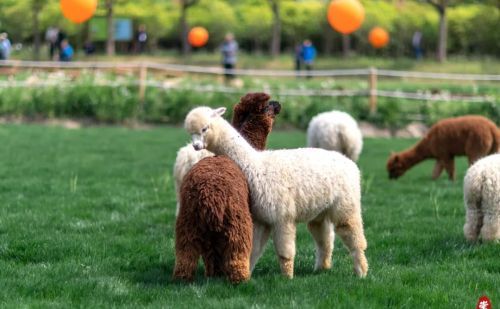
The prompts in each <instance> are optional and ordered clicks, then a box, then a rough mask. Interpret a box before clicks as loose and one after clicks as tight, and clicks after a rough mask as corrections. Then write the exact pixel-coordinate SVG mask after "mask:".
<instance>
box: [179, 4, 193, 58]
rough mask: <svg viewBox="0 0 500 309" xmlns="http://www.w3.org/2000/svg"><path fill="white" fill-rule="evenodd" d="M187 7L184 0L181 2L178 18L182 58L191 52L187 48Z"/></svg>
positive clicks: (189, 47) (189, 48) (188, 47)
mask: <svg viewBox="0 0 500 309" xmlns="http://www.w3.org/2000/svg"><path fill="white" fill-rule="evenodd" d="M188 7H189V6H188V5H187V4H186V2H185V0H183V1H181V17H180V26H181V42H182V54H183V55H184V56H186V55H188V54H189V52H190V51H191V46H189V42H188V31H189V30H188V28H189V25H188V23H187V16H186V15H187V9H188Z"/></svg>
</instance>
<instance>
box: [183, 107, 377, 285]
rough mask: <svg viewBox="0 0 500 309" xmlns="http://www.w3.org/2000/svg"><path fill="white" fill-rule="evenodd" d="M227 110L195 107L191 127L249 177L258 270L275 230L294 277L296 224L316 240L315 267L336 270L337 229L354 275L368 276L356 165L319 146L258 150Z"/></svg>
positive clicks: (285, 266)
mask: <svg viewBox="0 0 500 309" xmlns="http://www.w3.org/2000/svg"><path fill="white" fill-rule="evenodd" d="M224 111H225V108H218V109H216V110H213V109H211V108H209V107H198V108H195V109H193V110H192V111H191V112H189V114H188V115H187V117H186V120H185V127H186V129H187V131H188V132H189V133H190V134H191V136H192V140H193V146H194V147H195V149H204V148H206V149H208V150H210V151H212V152H213V153H215V154H217V155H227V156H229V157H230V158H231V159H233V160H234V161H235V162H236V164H238V166H239V167H240V168H241V169H242V171H243V172H244V173H245V175H246V177H247V180H248V184H249V188H250V195H251V202H252V209H251V211H252V217H253V219H254V233H253V244H252V255H251V260H250V263H251V268H252V270H253V268H254V266H255V264H256V262H257V260H258V259H259V257H260V256H261V255H262V251H263V249H264V247H265V244H266V242H267V240H268V238H269V234H270V233H271V231H272V233H273V240H274V245H275V249H276V254H277V255H278V257H279V261H280V266H281V271H282V273H283V274H284V275H286V276H287V277H289V278H292V277H293V261H294V257H295V230H296V223H297V222H307V223H308V228H309V231H310V232H311V234H312V236H313V238H314V240H315V242H316V263H315V269H328V268H330V267H331V256H332V250H333V240H334V232H333V227H335V232H336V233H337V234H339V235H340V237H341V239H342V241H343V243H344V244H345V245H346V247H347V248H348V249H349V251H350V253H351V255H352V257H353V261H354V271H355V272H356V274H357V275H358V276H360V277H364V276H366V273H367V271H368V262H367V260H366V257H365V253H364V251H365V249H366V246H367V244H366V239H365V236H364V232H363V221H362V218H361V193H360V174H359V170H358V168H357V166H356V164H355V163H354V162H352V161H351V160H349V159H348V158H346V157H345V156H343V155H342V154H340V153H338V152H334V151H326V150H323V149H317V148H302V149H293V150H274V151H260V152H259V151H256V150H254V149H253V148H252V147H251V146H250V145H249V144H248V142H246V141H245V139H244V138H243V137H242V136H241V135H240V134H239V133H238V132H237V131H236V130H235V129H234V128H233V127H232V126H231V125H230V124H229V123H228V122H227V121H225V120H224V119H223V118H222V117H221V115H222V114H223V113H224ZM332 223H333V226H332Z"/></svg>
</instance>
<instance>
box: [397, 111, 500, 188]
mask: <svg viewBox="0 0 500 309" xmlns="http://www.w3.org/2000/svg"><path fill="white" fill-rule="evenodd" d="M499 151H500V130H499V129H498V128H497V126H496V125H495V123H493V122H492V121H491V120H489V119H488V118H485V117H482V116H474V115H469V116H462V117H456V118H447V119H443V120H441V121H439V122H437V123H436V124H434V125H433V126H432V127H431V128H430V130H429V132H428V133H427V134H426V135H425V137H424V138H423V139H422V140H421V141H420V142H418V143H417V144H416V145H415V146H413V147H412V148H410V149H408V150H405V151H402V152H400V153H396V154H392V155H391V156H390V157H389V160H388V161H387V171H388V172H389V178H398V177H400V176H401V175H403V174H404V173H405V172H406V171H407V170H408V169H410V168H411V167H413V166H414V165H416V164H417V163H420V162H421V161H423V160H426V159H436V165H435V166H434V170H433V172H432V179H436V178H438V177H439V175H441V172H442V171H443V169H445V170H446V172H447V173H448V176H449V178H450V179H451V180H454V179H455V163H454V157H455V156H463V155H465V156H467V158H468V159H469V166H470V165H472V163H474V162H475V161H477V160H478V159H480V158H482V157H484V156H487V155H489V154H493V153H497V152H499Z"/></svg>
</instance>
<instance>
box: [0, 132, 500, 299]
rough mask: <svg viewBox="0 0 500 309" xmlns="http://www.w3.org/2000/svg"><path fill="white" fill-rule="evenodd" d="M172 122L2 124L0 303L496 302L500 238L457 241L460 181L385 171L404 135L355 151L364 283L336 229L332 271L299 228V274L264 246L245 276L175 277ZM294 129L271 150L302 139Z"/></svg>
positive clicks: (176, 137)
mask: <svg viewBox="0 0 500 309" xmlns="http://www.w3.org/2000/svg"><path fill="white" fill-rule="evenodd" d="M187 138H188V136H187V134H186V133H184V131H183V130H182V129H180V128H155V129H150V130H129V129H125V128H118V127H94V128H86V129H80V130H67V129H62V128H56V127H44V126H35V125H3V126H0V140H1V145H2V146H1V147H0V161H1V164H0V199H1V200H0V307H2V308H19V307H36V308H48V307H50V308H70V307H83V308H98V307H102V308H111V307H131V308H137V307H146V306H148V307H167V308H201V307H203V308H228V307H232V308H243V307H254V308H280V307H281V308H309V307H320V308H386V307H395V308H474V306H475V305H476V302H477V300H478V298H479V297H480V296H481V295H487V296H489V297H490V299H491V300H492V302H493V306H497V305H498V304H499V303H500V290H499V287H500V263H499V260H498V256H499V255H500V245H499V244H476V245H470V244H467V243H466V242H465V240H464V237H463V233H462V226H463V223H464V207H463V201H462V179H463V176H464V173H465V169H466V162H465V160H463V159H460V160H458V162H457V170H458V181H456V182H455V183H451V182H449V181H448V180H447V179H446V178H445V177H444V176H442V178H440V179H439V180H437V181H435V182H433V181H431V180H430V173H431V169H432V163H431V162H426V163H424V164H421V165H419V166H418V167H416V168H415V169H413V170H411V171H410V172H408V174H407V175H405V176H403V177H402V178H401V179H400V180H397V181H389V179H388V178H387V175H386V172H385V161H386V158H387V156H388V154H389V152H390V151H391V150H395V151H396V150H400V149H402V148H405V147H407V146H409V145H411V144H412V143H413V142H414V140H402V139H400V140H397V139H393V140H387V139H367V140H366V141H365V146H364V151H363V154H362V157H361V159H360V162H359V163H360V168H361V170H362V174H363V182H362V188H363V217H364V222H365V230H366V236H367V239H368V250H367V257H368V260H369V263H370V271H369V274H368V277H367V278H366V279H364V280H361V279H358V278H356V277H355V276H354V275H353V271H352V261H351V259H350V257H349V255H348V252H347V251H346V249H345V248H344V247H343V246H342V244H341V242H340V241H339V240H338V239H337V241H336V243H335V247H336V248H335V250H334V254H333V261H334V262H333V268H332V269H331V270H330V271H327V272H322V273H314V272H313V271H312V268H313V264H314V245H313V241H312V239H311V237H310V236H309V235H308V233H307V231H306V228H305V226H304V225H303V224H302V225H300V228H299V231H298V235H297V256H296V267H295V271H296V277H295V279H293V280H287V279H284V278H282V277H281V276H280V274H279V265H278V263H277V261H276V258H275V255H274V252H273V248H272V246H271V245H270V244H269V245H268V247H267V250H266V252H265V255H264V256H263V257H262V259H261V260H260V261H259V263H258V264H257V267H256V270H255V272H254V274H253V277H252V279H251V281H250V282H248V283H245V284H242V285H239V286H232V285H230V284H228V283H227V282H225V281H224V280H220V279H212V280H206V279H204V278H203V276H202V266H201V264H200V268H199V271H198V276H197V280H196V281H195V282H194V283H192V284H182V283H175V282H172V280H171V274H172V270H173V265H174V249H173V248H174V226H175V224H174V212H175V197H174V191H173V182H172V179H171V176H170V175H171V169H172V164H173V160H174V158H175V154H176V150H177V149H178V147H180V146H181V145H183V144H184V143H185V141H186V140H187ZM304 143H305V135H304V133H303V132H298V131H276V132H273V133H272V134H271V137H270V143H269V146H270V147H271V148H282V147H299V146H302V145H304Z"/></svg>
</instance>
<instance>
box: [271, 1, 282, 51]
mask: <svg viewBox="0 0 500 309" xmlns="http://www.w3.org/2000/svg"><path fill="white" fill-rule="evenodd" d="M269 4H270V5H271V11H272V12H273V27H272V36H271V55H272V56H279V54H280V47H281V19H280V18H281V17H280V0H269Z"/></svg>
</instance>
